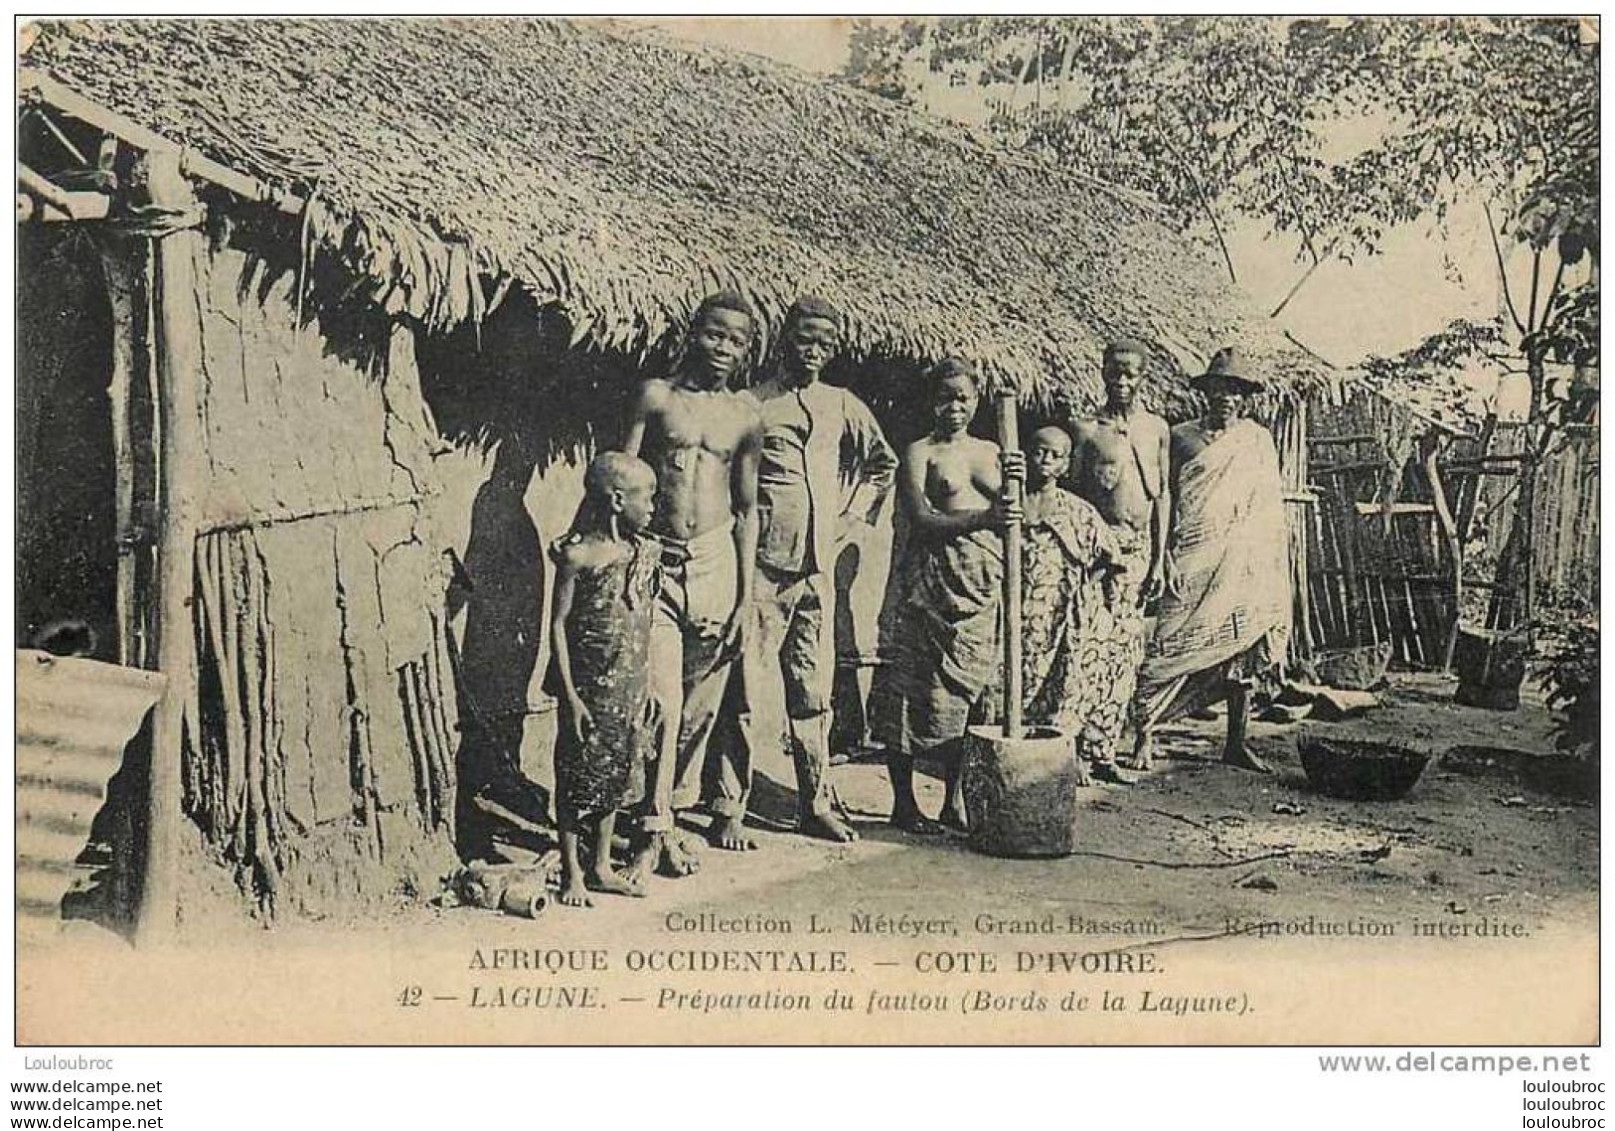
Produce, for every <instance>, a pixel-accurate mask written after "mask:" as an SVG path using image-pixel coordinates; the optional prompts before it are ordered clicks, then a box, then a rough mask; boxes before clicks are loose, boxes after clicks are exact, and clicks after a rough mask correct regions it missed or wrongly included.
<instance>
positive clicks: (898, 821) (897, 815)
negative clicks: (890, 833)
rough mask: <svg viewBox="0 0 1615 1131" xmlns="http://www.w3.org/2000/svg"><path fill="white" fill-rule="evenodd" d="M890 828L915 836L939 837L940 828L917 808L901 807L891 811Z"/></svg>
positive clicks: (941, 830)
mask: <svg viewBox="0 0 1615 1131" xmlns="http://www.w3.org/2000/svg"><path fill="white" fill-rule="evenodd" d="M891 820H892V827H893V828H897V829H902V830H903V831H904V832H906V833H914V834H916V835H917V836H941V835H942V832H943V829H942V826H941V825H939V824H937V823H936V822H935V821H933V820H931V818H929V817H927V816H926V815H925V814H924V813H921V812H920V811H919V809H918V807H912V808H911V807H909V806H903V807H900V808H895V809H893V810H892V818H891Z"/></svg>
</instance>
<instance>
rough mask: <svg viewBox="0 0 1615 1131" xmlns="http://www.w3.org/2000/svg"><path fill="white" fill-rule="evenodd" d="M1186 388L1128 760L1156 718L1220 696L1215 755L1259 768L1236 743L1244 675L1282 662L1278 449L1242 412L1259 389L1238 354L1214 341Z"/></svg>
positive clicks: (1284, 586) (1286, 592)
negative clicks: (1186, 408) (1190, 402)
mask: <svg viewBox="0 0 1615 1131" xmlns="http://www.w3.org/2000/svg"><path fill="white" fill-rule="evenodd" d="M1194 386H1195V388H1196V389H1197V390H1199V392H1200V393H1201V394H1203V395H1204V397H1205V399H1206V406H1207V407H1206V413H1205V415H1204V416H1202V417H1200V418H1199V419H1197V420H1190V421H1188V422H1186V423H1183V424H1180V425H1178V426H1177V427H1176V428H1174V429H1172V440H1171V460H1172V472H1171V477H1172V485H1171V492H1172V503H1173V507H1172V523H1171V533H1170V535H1169V537H1168V541H1167V555H1166V563H1165V592H1164V593H1163V595H1162V598H1161V609H1160V618H1159V620H1158V621H1157V623H1156V628H1155V636H1154V638H1153V639H1152V640H1151V641H1150V645H1149V650H1148V652H1147V653H1146V655H1145V658H1144V666H1143V668H1142V669H1141V670H1140V672H1139V687H1138V692H1137V694H1136V695H1135V697H1134V699H1133V722H1134V725H1135V727H1136V728H1137V738H1136V741H1135V744H1134V749H1133V756H1134V764H1135V765H1137V766H1139V767H1140V768H1147V767H1148V766H1149V764H1150V761H1151V756H1152V747H1153V737H1154V731H1155V728H1156V727H1158V726H1160V725H1161V724H1162V723H1165V722H1169V721H1171V720H1172V719H1175V718H1179V717H1181V716H1183V715H1186V714H1190V713H1192V712H1194V711H1197V710H1200V709H1201V708H1203V707H1206V706H1208V705H1210V704H1211V703H1213V702H1215V701H1216V700H1218V699H1221V698H1224V697H1226V698H1227V701H1228V735H1227V740H1226V741H1225V743H1224V745H1223V755H1222V758H1223V762H1224V763H1226V764H1228V765H1231V766H1236V767H1238V768H1240V769H1245V770H1254V771H1257V772H1264V773H1265V772H1267V769H1268V767H1267V766H1266V765H1264V764H1263V763H1262V761H1261V760H1260V759H1259V758H1257V757H1256V756H1255V755H1254V754H1252V753H1251V752H1250V751H1249V750H1248V749H1247V748H1246V745H1245V729H1246V724H1247V722H1248V720H1249V714H1250V693H1251V689H1252V686H1253V684H1254V683H1255V682H1256V681H1257V680H1259V679H1261V678H1263V677H1264V676H1269V675H1272V674H1275V673H1276V672H1277V670H1278V669H1279V668H1281V667H1282V665H1283V663H1284V655H1285V649H1286V646H1287V644H1288V641H1289V634H1290V569H1289V555H1288V545H1287V540H1286V535H1285V524H1284V488H1283V481H1282V479H1281V478H1280V475H1279V458H1278V449H1277V448H1276V447H1275V446H1274V444H1273V437H1272V436H1271V435H1270V434H1269V433H1268V431H1267V429H1266V428H1263V427H1262V426H1261V425H1260V424H1258V423H1256V421H1254V420H1250V419H1246V418H1245V417H1244V416H1243V410H1244V408H1245V406H1246V405H1247V404H1248V402H1249V398H1250V397H1251V396H1252V395H1253V394H1256V393H1259V392H1261V391H1262V383H1261V381H1260V380H1258V379H1256V378H1255V377H1253V376H1252V375H1251V373H1250V370H1249V369H1248V368H1247V367H1246V366H1245V364H1244V362H1243V359H1242V358H1241V357H1240V356H1239V354H1238V352H1237V351H1235V350H1234V349H1232V348H1228V349H1223V350H1220V351H1218V353H1217V355H1216V356H1215V357H1213V358H1212V360H1211V365H1210V367H1209V368H1208V369H1207V371H1206V372H1205V373H1204V374H1203V375H1201V376H1200V377H1198V378H1196V379H1195V381H1194Z"/></svg>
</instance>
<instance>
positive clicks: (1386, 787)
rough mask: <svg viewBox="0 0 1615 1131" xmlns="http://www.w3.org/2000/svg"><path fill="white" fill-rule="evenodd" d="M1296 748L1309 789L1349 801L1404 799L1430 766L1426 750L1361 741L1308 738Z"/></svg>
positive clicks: (1304, 738) (1303, 739)
mask: <svg viewBox="0 0 1615 1131" xmlns="http://www.w3.org/2000/svg"><path fill="white" fill-rule="evenodd" d="M1297 746H1298V748H1299V750H1300V753H1301V768H1302V769H1303V770H1305V771H1306V774H1307V780H1308V781H1310V782H1311V783H1312V787H1313V788H1314V789H1316V790H1317V791H1318V792H1319V793H1323V794H1327V795H1328V796H1330V797H1343V798H1345V799H1347V800H1349V801H1395V800H1396V799H1397V798H1399V797H1406V796H1407V795H1408V793H1409V792H1410V791H1411V790H1412V789H1413V787H1414V786H1415V785H1417V784H1418V781H1419V776H1420V775H1421V774H1423V773H1424V767H1425V766H1426V765H1428V764H1429V762H1430V753H1429V751H1427V750H1412V749H1409V748H1408V747H1406V746H1399V745H1396V744H1394V743H1387V742H1374V741H1370V740H1368V739H1361V738H1336V737H1332V736H1327V735H1319V734H1309V735H1305V736H1303V737H1302V738H1301V739H1300V741H1299V742H1298V743H1297Z"/></svg>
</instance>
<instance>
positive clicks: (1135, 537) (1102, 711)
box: [1071, 339, 1172, 783]
mask: <svg viewBox="0 0 1615 1131" xmlns="http://www.w3.org/2000/svg"><path fill="white" fill-rule="evenodd" d="M1144 356H1145V351H1144V346H1143V345H1142V344H1140V343H1138V342H1135V341H1132V340H1129V339H1122V340H1120V341H1116V342H1112V343H1111V344H1110V345H1109V346H1107V347H1106V348H1105V358H1104V381H1105V404H1104V407H1103V408H1101V409H1100V410H1099V413H1098V414H1097V415H1096V416H1094V417H1093V418H1092V419H1089V420H1083V421H1080V422H1078V424H1077V426H1076V445H1075V447H1074V449H1073V452H1072V461H1071V462H1072V468H1073V472H1074V475H1075V479H1076V488H1077V494H1079V495H1081V496H1082V497H1083V498H1084V499H1087V500H1088V502H1090V503H1092V504H1093V505H1094V507H1095V508H1097V509H1098V511H1099V513H1100V514H1101V515H1102V516H1103V517H1104V519H1105V521H1106V522H1107V523H1109V524H1110V529H1111V533H1112V535H1113V536H1114V537H1115V540H1116V544H1117V549H1118V552H1119V555H1120V559H1119V562H1118V564H1120V565H1121V566H1122V567H1123V570H1124V572H1123V574H1122V584H1123V586H1124V587H1125V589H1126V591H1125V592H1123V593H1122V594H1121V599H1120V601H1119V602H1118V605H1117V609H1116V617H1115V621H1114V631H1113V632H1112V633H1111V635H1110V638H1109V639H1108V640H1106V641H1105V642H1104V645H1103V647H1102V648H1101V652H1102V653H1103V655H1102V657H1101V660H1102V662H1101V663H1100V664H1099V665H1098V667H1099V668H1102V669H1104V678H1105V679H1106V680H1107V682H1108V686H1107V689H1106V694H1105V695H1104V696H1102V697H1101V699H1100V701H1099V702H1098V704H1097V705H1096V707H1095V709H1094V712H1093V714H1092V715H1091V716H1090V719H1089V733H1090V735H1091V736H1092V741H1091V742H1090V743H1088V744H1087V745H1086V747H1085V748H1086V749H1087V750H1089V751H1090V752H1091V755H1092V757H1093V759H1094V763H1093V775H1094V777H1096V778H1098V779H1100V780H1101V781H1110V782H1118V783H1120V782H1125V780H1126V779H1125V778H1124V777H1123V776H1122V774H1121V773H1120V772H1119V771H1118V770H1117V769H1116V763H1115V760H1114V758H1115V751H1116V748H1117V747H1118V746H1119V745H1120V743H1121V737H1122V731H1123V729H1124V728H1125V726H1126V722H1127V709H1128V704H1129V703H1131V701H1132V698H1133V689H1134V687H1135V686H1136V684H1137V681H1138V668H1139V665H1140V664H1141V663H1142V662H1143V659H1144V645H1145V634H1146V631H1147V625H1146V622H1145V619H1144V612H1145V609H1144V606H1146V605H1148V604H1149V603H1150V602H1152V601H1154V600H1156V599H1157V598H1158V597H1159V596H1160V592H1161V581H1162V577H1163V570H1164V563H1165V557H1166V543H1167V533H1168V532H1167V524H1168V522H1169V521H1170V518H1171V511H1172V493H1171V479H1170V475H1169V468H1170V467H1171V455H1170V452H1171V431H1170V429H1169V428H1168V427H1167V423H1166V421H1165V420H1163V419H1161V418H1160V417H1159V416H1156V415H1155V414H1154V413H1152V412H1150V411H1148V410H1147V409H1145V408H1143V407H1141V406H1140V405H1139V404H1138V403H1137V402H1136V400H1135V399H1134V398H1135V394H1136V393H1137V390H1138V385H1139V381H1140V379H1141V378H1142V376H1143V373H1144Z"/></svg>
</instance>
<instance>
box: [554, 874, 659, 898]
mask: <svg viewBox="0 0 1615 1131" xmlns="http://www.w3.org/2000/svg"><path fill="white" fill-rule="evenodd" d="M589 887H590V888H592V889H593V890H595V891H598V892H604V893H605V894H607V895H631V896H634V897H636V898H643V897H644V895H645V889H644V887H643V886H642V885H641V884H639V883H638V882H637V881H636V880H633V879H630V878H629V877H628V876H624V875H620V874H618V873H617V872H614V871H612V870H611V869H610V868H607V869H605V870H603V871H602V870H601V869H598V868H597V869H595V870H593V871H592V872H590V873H589ZM563 902H564V897H563Z"/></svg>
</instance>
